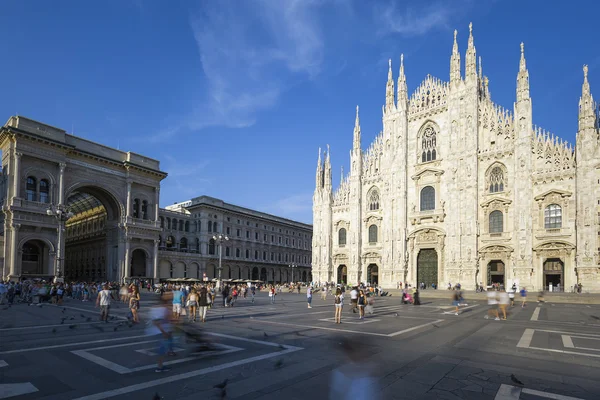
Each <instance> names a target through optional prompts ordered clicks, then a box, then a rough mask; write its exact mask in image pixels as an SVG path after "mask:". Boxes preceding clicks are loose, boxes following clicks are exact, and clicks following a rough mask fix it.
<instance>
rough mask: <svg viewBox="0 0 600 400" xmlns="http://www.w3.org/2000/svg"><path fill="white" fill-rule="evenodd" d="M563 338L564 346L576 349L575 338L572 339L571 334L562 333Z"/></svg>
mask: <svg viewBox="0 0 600 400" xmlns="http://www.w3.org/2000/svg"><path fill="white" fill-rule="evenodd" d="M561 338H562V343H563V346H564V347H567V348H569V349H574V348H575V345H574V344H573V340H572V339H571V336H569V335H561Z"/></svg>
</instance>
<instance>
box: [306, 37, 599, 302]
mask: <svg viewBox="0 0 600 400" xmlns="http://www.w3.org/2000/svg"><path fill="white" fill-rule="evenodd" d="M476 60H477V57H476V50H475V44H474V38H473V33H472V26H469V39H468V47H467V51H466V56H465V71H464V76H463V75H462V71H461V56H460V53H459V51H458V44H457V40H456V31H455V35H454V45H453V48H452V54H451V57H450V80H449V82H444V81H442V80H439V79H436V78H434V77H431V76H427V77H426V78H425V80H424V81H423V82H422V83H421V85H420V86H419V87H418V88H417V89H416V91H415V92H414V93H413V94H412V96H410V97H409V94H408V92H407V85H406V76H405V72H404V62H403V61H404V60H403V58H402V57H401V59H400V73H399V77H398V80H397V82H394V79H393V74H392V69H391V61H390V69H389V72H388V80H387V86H386V97H385V105H384V106H383V116H382V122H383V130H382V132H381V133H380V134H379V135H378V136H377V137H376V138H375V140H374V141H373V143H371V145H370V146H369V148H368V149H366V150H363V149H362V148H361V130H360V121H359V116H358V108H357V112H356V121H355V127H354V140H353V145H352V150H351V152H350V172H349V173H348V174H347V175H343V174H342V180H341V183H340V185H339V187H338V188H337V189H336V190H333V188H332V176H331V162H330V157H329V149H328V150H327V152H326V153H325V155H324V161H323V160H322V159H321V150H319V161H318V164H317V172H316V189H315V192H314V198H313V227H314V233H313V244H312V245H313V253H312V254H313V262H312V264H313V275H314V279H315V281H331V280H334V281H337V282H349V283H356V282H373V283H374V282H377V283H379V284H382V285H383V286H384V287H396V285H397V283H398V282H408V283H411V284H413V285H414V284H417V283H425V284H427V285H428V286H431V285H432V284H434V285H439V286H443V287H445V286H447V284H448V283H452V284H453V285H454V284H456V283H461V284H462V286H463V287H464V288H469V289H473V288H474V287H475V285H476V284H479V283H482V284H483V285H484V286H485V285H491V284H494V283H502V284H504V285H507V286H511V285H512V283H513V282H514V283H517V285H519V286H525V287H527V288H528V289H529V290H538V289H542V288H549V287H550V286H552V288H553V290H554V289H556V288H557V287H558V288H559V290H561V289H560V288H562V289H565V288H567V289H571V288H572V287H573V286H574V285H577V284H581V285H582V288H583V290H584V291H593V292H600V129H599V121H600V117H599V114H600V111H599V108H598V105H597V104H596V103H595V102H594V100H593V98H592V95H591V91H590V85H589V82H588V68H587V66H584V77H583V86H582V93H581V98H580V101H579V125H578V131H577V139H576V146H575V147H573V146H572V145H570V144H568V143H567V142H566V141H564V140H562V139H560V138H558V137H556V136H554V135H552V134H550V133H548V132H546V131H545V130H543V129H541V128H539V127H537V126H535V125H533V115H532V107H531V104H532V100H531V98H530V96H529V72H528V70H527V65H526V60H525V53H524V46H523V44H521V58H520V62H519V67H518V72H517V82H516V100H515V103H514V106H513V110H512V111H509V110H507V109H505V108H503V107H502V106H500V105H498V104H496V103H494V102H493V101H492V99H491V95H490V90H489V81H488V78H487V77H486V76H484V75H483V71H482V68H481V60H479V68H477V63H476ZM395 86H396V88H395ZM574 108H575V107H574Z"/></svg>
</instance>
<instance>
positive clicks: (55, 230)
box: [0, 116, 312, 282]
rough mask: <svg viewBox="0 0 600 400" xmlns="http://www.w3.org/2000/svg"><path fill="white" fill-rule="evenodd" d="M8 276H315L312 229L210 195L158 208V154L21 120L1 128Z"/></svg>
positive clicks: (1, 230)
mask: <svg viewBox="0 0 600 400" xmlns="http://www.w3.org/2000/svg"><path fill="white" fill-rule="evenodd" d="M0 150H1V151H2V170H1V174H0V201H1V202H2V212H1V213H0V268H1V272H2V273H1V278H2V279H10V280H19V279H24V278H40V279H52V278H54V277H61V278H65V279H67V280H71V279H72V280H87V281H105V280H114V281H129V280H131V279H144V280H150V281H159V280H160V279H167V278H204V277H205V276H206V277H207V278H209V279H211V278H215V277H217V276H218V246H216V244H215V241H214V239H213V236H214V235H216V234H219V233H222V234H225V235H228V236H229V237H230V240H229V241H226V242H225V243H224V244H223V247H222V248H223V254H222V266H223V269H222V271H221V272H222V278H224V279H260V280H263V281H266V282H291V281H292V280H295V281H304V282H308V281H310V280H311V269H310V263H311V246H310V243H311V241H312V227H311V226H310V225H306V224H302V223H299V222H295V221H291V220H288V219H285V218H281V217H277V216H274V215H270V214H266V213H261V212H258V211H254V210H249V209H247V208H243V207H239V206H235V205H232V204H228V203H225V202H223V201H222V200H219V199H215V198H212V197H208V196H201V197H197V198H194V199H192V200H190V201H187V202H184V203H178V204H176V205H174V206H170V207H167V208H166V209H163V208H160V207H159V204H160V202H159V200H160V184H161V181H162V180H163V179H164V178H165V177H166V176H167V173H166V172H163V171H161V169H160V163H159V161H158V160H154V159H151V158H149V157H146V156H143V155H140V154H136V153H133V152H124V151H120V150H117V149H113V148H110V147H107V146H104V145H101V144H99V143H94V142H91V141H89V140H86V139H83V138H80V137H77V136H74V135H70V134H68V133H67V132H65V131H64V130H62V129H60V128H55V127H53V126H50V125H47V124H44V123H41V122H37V121H34V120H31V119H28V118H25V117H22V116H14V117H11V118H10V119H9V120H8V122H7V123H6V124H5V125H4V126H2V127H0Z"/></svg>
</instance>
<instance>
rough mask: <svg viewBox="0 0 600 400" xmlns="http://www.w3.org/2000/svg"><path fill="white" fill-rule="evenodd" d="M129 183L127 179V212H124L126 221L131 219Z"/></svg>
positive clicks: (129, 180)
mask: <svg viewBox="0 0 600 400" xmlns="http://www.w3.org/2000/svg"><path fill="white" fill-rule="evenodd" d="M131 183H132V181H131V179H127V211H126V212H125V215H126V217H127V219H129V218H131V211H132V207H131V202H132V198H131Z"/></svg>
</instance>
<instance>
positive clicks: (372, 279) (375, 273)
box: [367, 264, 379, 285]
mask: <svg viewBox="0 0 600 400" xmlns="http://www.w3.org/2000/svg"><path fill="white" fill-rule="evenodd" d="M367 283H370V284H371V285H377V284H378V283H379V267H378V266H377V264H369V266H368V267H367Z"/></svg>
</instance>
